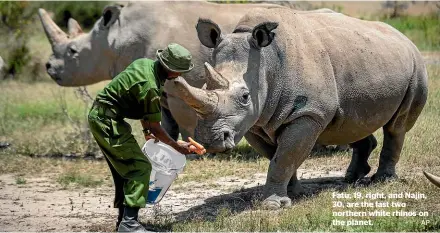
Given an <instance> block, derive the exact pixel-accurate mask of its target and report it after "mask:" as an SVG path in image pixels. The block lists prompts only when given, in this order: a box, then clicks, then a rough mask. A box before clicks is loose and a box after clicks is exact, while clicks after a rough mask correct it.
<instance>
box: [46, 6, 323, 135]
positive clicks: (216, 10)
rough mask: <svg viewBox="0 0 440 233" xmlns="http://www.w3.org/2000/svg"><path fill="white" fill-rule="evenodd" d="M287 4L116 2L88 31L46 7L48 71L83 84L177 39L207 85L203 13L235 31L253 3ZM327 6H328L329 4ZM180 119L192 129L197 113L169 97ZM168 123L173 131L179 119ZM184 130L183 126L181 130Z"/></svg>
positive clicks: (194, 77)
mask: <svg viewBox="0 0 440 233" xmlns="http://www.w3.org/2000/svg"><path fill="white" fill-rule="evenodd" d="M259 7H265V8H272V7H282V6H279V5H274V4H215V3H208V2H194V1H192V2H169V1H167V2H160V1H156V2H135V3H129V4H128V5H127V6H125V7H124V6H122V5H113V6H108V7H106V8H105V9H104V10H103V13H102V17H101V18H100V19H99V20H98V21H97V22H96V23H95V25H94V27H93V29H92V30H91V31H90V32H88V33H83V31H82V29H81V27H80V26H79V24H78V23H77V22H76V21H75V20H74V19H72V18H71V19H69V22H68V31H69V34H66V33H64V32H63V31H62V30H61V29H60V28H59V27H58V26H57V25H56V24H55V23H54V22H53V21H52V19H51V18H50V16H49V15H48V14H47V12H46V11H45V10H44V9H39V16H40V19H41V22H42V24H43V27H44V30H45V32H46V35H47V37H48V39H49V42H50V43H51V45H52V50H53V55H51V57H50V58H49V61H48V62H47V64H46V68H47V72H48V74H49V75H50V76H51V77H52V79H53V80H54V81H56V82H57V83H58V84H59V85H61V86H82V85H89V84H93V83H97V82H99V81H103V80H109V79H112V78H113V77H115V76H116V75H117V74H118V73H120V72H121V71H122V70H124V69H125V67H127V65H129V64H130V63H131V62H132V61H134V60H135V59H138V58H142V57H147V58H152V59H155V58H156V50H157V49H163V48H164V47H166V46H167V45H168V44H169V43H171V42H177V43H179V44H181V45H183V46H184V47H186V48H187V49H188V50H190V51H191V53H192V55H193V62H194V64H195V68H194V69H193V70H192V71H191V72H190V73H188V74H187V75H185V78H186V79H187V81H188V82H189V83H191V85H194V86H197V87H201V86H202V85H203V84H204V83H205V80H204V78H203V76H204V72H205V71H204V68H203V63H204V62H206V61H208V59H209V57H210V53H211V50H210V49H207V48H206V47H204V46H202V45H201V44H200V42H199V41H198V39H197V32H196V30H195V28H194V26H195V24H196V23H197V20H198V18H199V16H200V17H208V16H210V17H213V18H214V19H215V20H216V21H218V22H221V23H222V25H224V29H225V30H226V31H229V32H232V29H233V28H234V26H235V24H236V23H237V22H238V20H239V19H240V18H241V17H242V16H243V15H244V14H245V13H246V12H247V11H248V10H250V9H253V8H259ZM323 12H328V10H326V9H324V10H323ZM168 106H169V107H168V108H169V109H170V110H171V113H172V115H173V116H174V117H175V119H176V121H177V124H178V125H179V126H180V127H181V129H182V128H183V129H184V130H186V131H187V132H189V133H190V134H192V132H193V131H194V128H195V124H196V114H195V112H194V111H193V110H192V109H191V108H190V107H188V106H186V105H185V103H184V102H182V101H180V100H173V101H168ZM168 120H171V121H172V119H169V116H166V118H165V119H163V121H162V123H163V125H164V126H165V128H166V129H167V131H168V132H169V133H170V134H175V132H174V133H171V132H170V131H173V130H172V129H171V128H172V126H171V125H173V123H169V124H167V121H168ZM177 133H178V132H177Z"/></svg>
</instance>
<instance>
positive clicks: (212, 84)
mask: <svg viewBox="0 0 440 233" xmlns="http://www.w3.org/2000/svg"><path fill="white" fill-rule="evenodd" d="M197 31H198V36H199V40H200V41H201V42H202V44H204V45H205V46H207V47H210V48H214V51H213V55H212V64H213V67H212V66H211V65H210V64H208V63H206V64H205V69H206V76H207V79H208V85H207V88H206V90H202V89H199V88H194V87H191V86H190V85H188V84H187V83H186V82H185V80H184V79H182V78H179V79H176V80H173V81H167V82H166V84H165V90H166V91H167V92H168V94H169V95H174V96H177V97H179V98H181V99H183V100H184V101H185V102H186V103H187V104H188V105H190V106H192V107H193V108H194V109H195V110H196V111H197V112H198V117H199V119H198V122H197V127H196V130H195V137H196V140H198V141H199V142H201V143H202V144H204V145H205V147H206V148H207V150H208V152H209V151H210V152H217V151H225V150H228V149H231V148H233V147H234V146H235V145H236V144H237V143H238V142H239V141H240V139H241V138H242V137H243V136H244V137H245V138H246V139H247V141H248V142H249V143H250V144H251V146H252V147H254V148H255V149H256V150H257V151H258V152H259V153H261V154H263V155H265V156H266V157H267V158H269V159H270V160H271V162H270V165H269V170H268V175H267V181H266V185H265V191H264V196H265V198H266V199H265V201H264V205H265V206H267V207H269V208H279V207H281V206H283V205H290V199H289V197H288V195H295V194H298V193H301V192H302V191H303V190H302V189H301V185H300V183H299V182H298V180H297V176H296V171H297V169H298V167H299V166H300V165H301V164H302V163H303V161H304V160H305V159H306V157H307V155H308V154H309V152H310V150H311V149H312V147H313V145H314V143H315V142H318V143H320V144H323V145H331V144H336V145H340V144H347V143H351V146H352V147H353V158H352V161H351V163H350V165H349V167H348V169H347V173H346V179H347V180H348V181H351V182H354V181H356V180H358V179H360V178H362V177H364V176H365V175H366V174H368V172H369V171H370V166H369V165H368V162H367V160H368V157H369V155H370V153H371V151H372V150H373V149H374V148H375V147H376V145H377V142H376V139H375V138H374V136H373V132H375V131H376V130H377V129H379V128H381V127H382V129H383V133H384V141H383V148H382V151H381V154H380V161H379V167H378V170H377V172H376V174H375V175H374V176H373V177H372V180H373V181H381V180H384V179H388V178H393V177H396V172H395V167H396V164H397V162H398V160H399V156H400V152H401V150H402V146H403V141H404V138H405V133H406V132H407V131H408V130H410V129H411V128H412V127H413V125H414V123H415V121H416V119H417V118H418V116H419V114H420V112H421V111H422V109H423V107H424V105H425V102H426V98H427V92H428V88H427V72H426V68H425V65H424V63H423V59H422V56H421V54H420V52H419V51H418V49H417V48H416V46H415V45H414V44H413V43H412V42H411V41H410V40H409V39H408V38H406V37H405V36H404V35H403V34H401V33H400V32H398V31H397V30H395V29H394V28H392V27H391V26H389V25H387V24H384V23H381V22H369V21H362V20H359V19H355V18H351V17H348V16H345V15H343V14H299V13H293V12H292V11H290V10H289V9H258V10H252V11H250V12H249V13H248V14H247V15H246V16H244V17H243V18H242V19H241V20H240V21H239V23H238V25H237V27H236V29H235V33H232V34H224V33H222V32H221V30H220V28H219V27H218V26H217V24H216V23H214V22H213V21H211V20H207V19H201V20H200V21H199V23H198V25H197Z"/></svg>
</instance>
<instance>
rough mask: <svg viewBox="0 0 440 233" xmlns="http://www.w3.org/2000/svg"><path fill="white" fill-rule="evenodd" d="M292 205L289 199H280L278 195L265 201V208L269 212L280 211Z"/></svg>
mask: <svg viewBox="0 0 440 233" xmlns="http://www.w3.org/2000/svg"><path fill="white" fill-rule="evenodd" d="M291 205H292V201H291V200H290V198H288V197H280V196H278V195H276V194H273V195H272V196H270V197H268V198H266V200H264V201H263V204H262V206H263V208H264V209H267V210H278V209H280V208H282V207H290V206H291Z"/></svg>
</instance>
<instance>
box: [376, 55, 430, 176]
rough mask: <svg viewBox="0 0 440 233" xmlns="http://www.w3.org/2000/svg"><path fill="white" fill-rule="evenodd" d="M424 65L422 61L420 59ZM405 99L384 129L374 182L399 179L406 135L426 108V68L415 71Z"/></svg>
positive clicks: (422, 67)
mask: <svg viewBox="0 0 440 233" xmlns="http://www.w3.org/2000/svg"><path fill="white" fill-rule="evenodd" d="M419 59H420V61H421V62H422V63H423V61H422V59H421V58H420V57H419ZM411 79H412V80H411V82H410V85H409V87H408V89H407V92H406V94H405V97H404V99H403V101H402V103H401V104H400V106H399V108H398V109H397V111H396V113H395V114H394V116H393V117H392V118H391V119H390V121H389V122H388V123H387V124H386V125H385V126H384V127H383V134H384V139H383V147H382V151H381V152H380V158H379V168H378V169H377V172H376V174H374V175H373V176H372V177H371V180H372V181H373V182H377V181H383V180H387V179H390V178H397V175H396V164H397V162H398V161H399V158H400V153H401V151H402V147H403V142H404V140H405V134H406V132H408V131H409V130H410V129H411V128H412V127H413V126H414V124H415V122H416V120H417V118H418V117H419V115H420V113H421V112H422V110H423V107H424V106H425V103H426V100H427V96H428V89H427V85H428V84H427V82H428V77H427V73H426V69H425V68H424V66H420V67H418V68H417V69H416V70H415V73H414V76H413V77H412V78H411Z"/></svg>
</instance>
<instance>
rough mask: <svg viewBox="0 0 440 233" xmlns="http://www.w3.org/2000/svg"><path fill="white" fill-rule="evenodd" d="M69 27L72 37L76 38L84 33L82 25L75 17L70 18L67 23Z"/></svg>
mask: <svg viewBox="0 0 440 233" xmlns="http://www.w3.org/2000/svg"><path fill="white" fill-rule="evenodd" d="M67 28H68V29H69V37H70V38H74V37H76V36H78V35H79V34H82V33H83V30H82V28H81V26H79V24H78V22H76V20H74V19H73V18H70V19H69V22H68V23H67Z"/></svg>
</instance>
